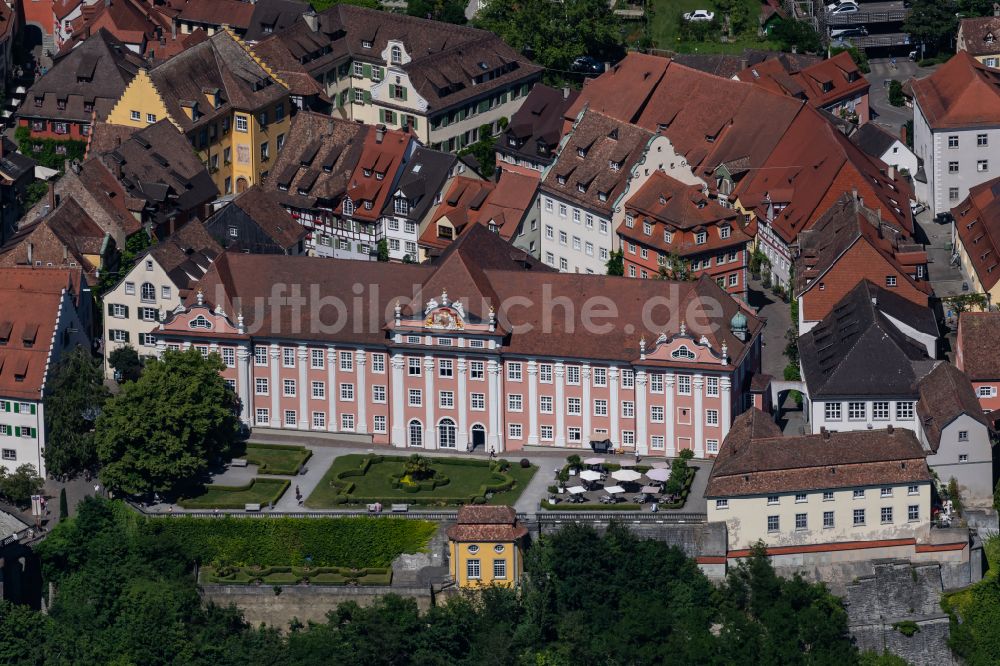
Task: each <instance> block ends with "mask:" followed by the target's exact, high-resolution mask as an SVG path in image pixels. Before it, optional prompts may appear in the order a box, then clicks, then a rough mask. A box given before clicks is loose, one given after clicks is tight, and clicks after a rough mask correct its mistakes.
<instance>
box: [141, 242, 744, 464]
mask: <svg viewBox="0 0 1000 666" xmlns="http://www.w3.org/2000/svg"><path fill="white" fill-rule="evenodd" d="M275 284H278V285H282V286H286V287H288V288H287V289H286V293H293V294H294V293H300V294H302V295H304V296H305V298H304V299H303V300H305V301H310V300H311V301H313V303H315V302H320V301H323V299H327V300H326V301H323V302H324V303H325V304H326V305H325V306H324V309H323V310H320V311H319V312H318V313H317V311H316V310H315V309H314V308H313V307H312V305H313V303H310V304H308V305H303V306H301V307H300V308H299V309H298V310H294V309H292V308H290V307H288V306H278V305H275V304H274V303H273V302H266V298H267V297H268V296H270V295H271V294H273V293H274V285H275ZM296 287H298V292H296V291H295V289H296ZM668 295H669V297H668ZM657 298H660V299H663V303H664V304H663V305H662V307H660V308H659V310H658V314H656V315H655V317H653V316H650V318H651V319H652V318H658V319H660V320H663V321H664V322H665V323H664V324H663V325H662V326H657V327H655V328H651V327H649V326H646V327H643V325H642V323H641V322H642V320H643V316H644V308H645V309H646V310H647V311H648V312H649V313H652V312H656V309H655V308H653V309H650V306H649V303H650V302H651V301H652V302H654V303H656V302H657V301H655V300H654V299H657ZM671 298H672V299H673V300H670V299H671ZM337 299H339V302H341V303H343V304H344V305H345V310H346V312H347V314H346V316H343V312H344V311H342V310H338V307H337V306H334V305H330V303H331V302H332V301H334V300H337ZM588 299H590V300H591V302H597V303H600V304H603V305H604V306H605V307H608V306H610V307H613V308H614V312H613V316H612V315H608V316H606V317H604V318H603V319H601V320H600V321H599V322H598V323H597V324H596V325H595V324H594V322H593V321H590V325H589V329H588V326H587V322H586V321H585V319H586V312H585V311H584V309H583V308H582V305H583V304H585V303H586V302H587V300H588ZM594 299H596V301H595V300H594ZM191 301H192V302H190V303H189V304H188V305H187V306H185V307H183V308H178V309H177V310H176V311H175V312H174V313H173V314H172V315H171V316H170V317H168V318H167V319H166V320H165V321H164V322H163V323H162V324H161V325H160V329H159V330H158V331H157V332H156V333H155V335H156V339H157V348H158V350H159V351H160V353H161V354H162V352H163V351H164V350H166V349H182V348H187V347H190V346H194V347H196V348H198V349H200V350H201V351H202V353H204V354H209V353H217V354H219V356H220V357H221V358H222V360H223V363H224V365H225V366H226V368H225V370H224V371H223V374H224V377H225V379H226V381H227V383H228V384H229V385H230V386H231V387H232V388H233V389H234V391H236V393H237V395H238V396H239V398H240V401H241V403H242V405H243V411H242V414H241V418H242V419H243V420H244V422H245V423H247V425H249V426H251V427H268V428H280V429H291V430H298V431H320V432H333V433H354V434H362V435H369V436H371V438H372V441H373V443H375V444H388V445H391V446H394V447H398V448H405V449H419V448H422V449H455V450H456V451H466V450H469V449H470V448H472V447H486V448H487V449H493V450H495V451H496V452H498V453H502V452H505V451H517V450H519V449H522V448H523V447H524V446H548V447H557V448H566V449H575V448H579V449H583V448H587V449H589V448H590V442H591V441H592V440H598V441H599V440H606V439H607V440H611V442H612V445H613V446H614V447H615V448H622V449H625V450H628V451H633V450H634V451H636V452H638V453H640V454H642V455H654V456H656V455H661V456H674V455H676V454H677V452H678V451H680V450H682V449H691V450H693V451H694V453H695V456H696V457H706V456H712V455H714V454H715V453H716V452H717V451H718V448H719V446H720V444H721V442H722V440H723V439H724V438H725V436H726V434H727V432H728V431H729V426H730V424H731V423H732V421H733V419H734V418H735V416H736V415H737V414H739V413H740V412H741V411H743V409H744V408H745V407H746V406H748V405H749V395H748V394H749V385H750V379H751V377H752V375H753V373H755V372H757V371H758V368H759V363H760V333H761V330H762V322H761V320H759V319H757V318H756V317H754V316H753V314H752V313H749V312H745V311H744V310H743V309H742V306H741V305H740V304H739V303H738V302H737V301H735V300H734V299H732V298H731V297H730V296H729V295H727V294H726V293H725V292H724V290H722V289H720V288H719V287H718V286H717V285H716V284H715V282H714V281H712V280H710V279H702V280H699V281H696V282H684V283H672V282H666V281H655V280H631V279H627V278H614V277H605V276H594V275H574V274H564V273H557V272H554V271H551V270H550V269H547V268H546V267H545V266H543V265H541V264H539V263H538V262H537V261H535V260H534V259H532V258H531V257H530V256H527V255H524V254H523V253H521V252H520V251H518V250H515V249H514V248H513V247H512V246H510V245H509V244H507V243H506V242H504V241H502V239H500V238H499V237H498V236H497V235H496V234H491V233H489V232H488V231H486V230H485V228H482V231H481V232H480V231H478V228H477V229H476V230H472V231H470V232H469V233H467V234H464V235H463V236H462V237H461V238H460V239H459V241H458V242H456V243H454V244H453V245H452V246H451V247H450V248H449V249H448V251H447V252H446V253H445V254H444V255H442V257H440V258H439V259H438V260H437V261H436V262H435V263H434V264H431V265H427V264H425V265H405V264H379V263H376V262H353V261H350V260H338V259H328V258H315V257H294V256H284V255H248V254H240V253H227V254H224V255H223V256H222V257H221V258H220V259H218V260H217V261H216V262H215V263H214V264H213V267H212V269H211V270H210V271H209V273H208V274H206V275H205V277H204V278H203V279H202V281H201V283H200V284H199V288H198V290H197V296H194V297H192V299H191ZM553 304H554V305H553ZM703 304H708V306H707V307H703ZM547 307H548V308H549V310H551V311H552V312H553V313H554V314H553V315H552V316H551V317H549V318H550V319H552V321H551V323H546V322H547V319H546V314H545V312H546V311H547V310H546V308H547ZM571 309H572V310H573V312H572V313H570V314H567V312H568V311H569V310H571ZM704 313H707V314H704ZM686 316H687V317H689V318H688V319H685V317H686ZM335 320H336V321H335ZM337 324H340V325H339V326H338V325H337ZM595 326H596V327H597V328H596V329H595ZM526 327H530V328H531V330H525V329H526ZM609 329H610V330H609Z"/></svg>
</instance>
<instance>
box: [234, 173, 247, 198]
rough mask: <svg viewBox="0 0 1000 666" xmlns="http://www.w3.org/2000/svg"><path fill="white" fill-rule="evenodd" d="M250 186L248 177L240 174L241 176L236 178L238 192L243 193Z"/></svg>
mask: <svg viewBox="0 0 1000 666" xmlns="http://www.w3.org/2000/svg"><path fill="white" fill-rule="evenodd" d="M248 186H249V183H248V182H247V179H246V178H244V177H243V176H240V177H239V178H237V179H236V194H242V193H244V192H246V191H247V187H248Z"/></svg>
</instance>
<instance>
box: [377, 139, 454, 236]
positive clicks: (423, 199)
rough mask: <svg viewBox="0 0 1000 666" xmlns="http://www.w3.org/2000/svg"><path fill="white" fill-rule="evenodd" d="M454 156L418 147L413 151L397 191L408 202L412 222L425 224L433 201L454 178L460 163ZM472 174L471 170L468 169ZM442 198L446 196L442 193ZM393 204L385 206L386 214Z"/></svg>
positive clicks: (400, 178)
mask: <svg viewBox="0 0 1000 666" xmlns="http://www.w3.org/2000/svg"><path fill="white" fill-rule="evenodd" d="M459 159H461V158H459V157H458V156H456V155H455V154H454V153H445V152H441V151H440V150H433V149H431V148H424V147H422V146H421V147H419V148H417V149H416V150H414V151H413V154H412V155H411V156H410V159H409V161H407V163H406V166H404V167H403V173H401V174H400V176H399V181H398V182H397V183H396V190H397V191H398V192H401V193H402V194H403V196H404V197H405V198H406V199H407V201H408V202H409V206H410V207H409V212H408V214H407V217H409V218H410V219H411V220H422V219H423V217H424V215H426V214H427V211H429V210H430V209H431V206H432V205H433V204H434V197H435V196H437V194H438V192H441V188H443V187H444V184H445V181H447V180H448V176H449V175H450V174H451V170H452V169H453V168H454V167H455V165H456V163H457V162H458V161H459ZM469 171H470V172H471V169H469ZM442 194H443V193H442ZM390 206H392V203H391V202H387V203H386V213H387V214H388V212H389V207H390Z"/></svg>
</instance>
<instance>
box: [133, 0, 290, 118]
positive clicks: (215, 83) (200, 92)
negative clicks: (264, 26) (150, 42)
mask: <svg viewBox="0 0 1000 666" xmlns="http://www.w3.org/2000/svg"><path fill="white" fill-rule="evenodd" d="M236 4H240V5H243V4H244V3H240V2H237V3H236ZM246 6H247V7H249V8H250V9H251V10H252V6H251V5H246ZM149 78H150V79H151V80H152V81H153V85H154V86H155V87H156V90H157V91H158V92H159V94H160V97H161V99H162V100H163V103H164V104H165V105H166V107H167V110H168V111H169V112H170V117H171V118H172V119H173V120H174V121H175V122H176V123H177V124H178V125H180V127H181V128H182V129H183V130H184V131H185V132H187V131H190V130H191V129H193V128H195V127H203V126H207V125H209V124H211V123H213V122H216V121H217V120H218V119H219V118H220V117H222V116H226V115H229V114H231V113H232V111H233V109H236V108H238V109H241V110H243V111H251V112H252V111H255V110H257V109H259V108H261V107H263V106H266V105H268V104H274V103H276V102H278V101H279V100H281V99H282V98H283V97H285V96H286V95H287V94H288V89H287V88H286V87H285V86H284V85H283V84H282V82H280V81H276V80H275V78H274V77H273V76H272V75H271V74H270V73H269V72H268V71H267V70H266V69H264V67H262V66H261V65H260V64H258V62H257V60H256V59H255V58H254V56H253V53H252V52H251V50H250V47H248V46H247V45H245V44H244V43H242V42H241V41H239V39H238V38H236V37H234V36H233V34H232V33H230V32H229V31H228V30H220V31H218V32H216V33H215V34H214V35H212V36H211V37H209V38H208V39H207V40H205V41H203V42H201V43H199V44H195V45H194V46H192V47H190V48H188V49H185V50H184V51H182V52H181V53H179V54H177V55H176V56H174V57H173V58H170V59H169V60H167V61H166V62H164V63H162V64H160V65H157V66H156V67H154V68H153V69H151V70H149ZM212 91H219V106H218V107H216V106H215V103H214V102H215V100H214V94H213V93H212ZM191 103H195V104H196V107H195V110H196V112H197V114H196V115H195V117H194V118H193V119H192V118H191V117H189V116H188V112H187V111H186V110H185V109H184V104H188V105H190V104H191Z"/></svg>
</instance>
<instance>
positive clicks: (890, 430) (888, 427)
mask: <svg viewBox="0 0 1000 666" xmlns="http://www.w3.org/2000/svg"><path fill="white" fill-rule="evenodd" d="M894 430H895V428H893V427H892V424H891V423H890V424H889V425H887V426H886V427H885V431H886V432H887V433H889V434H890V435H891V434H892V433H893V431H894Z"/></svg>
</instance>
